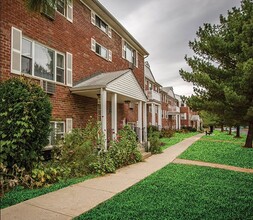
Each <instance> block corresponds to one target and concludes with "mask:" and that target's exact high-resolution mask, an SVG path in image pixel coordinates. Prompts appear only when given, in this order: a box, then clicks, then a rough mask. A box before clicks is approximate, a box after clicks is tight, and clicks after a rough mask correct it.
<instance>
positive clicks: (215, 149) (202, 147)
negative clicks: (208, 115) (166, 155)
mask: <svg viewBox="0 0 253 220" xmlns="http://www.w3.org/2000/svg"><path fill="white" fill-rule="evenodd" d="M243 141H245V137H244V138H242V139H241V140H239V142H238V139H237V138H233V137H232V136H230V135H227V134H225V133H221V132H219V133H218V132H217V131H215V133H214V136H209V135H208V136H203V137H202V138H201V139H200V140H199V141H197V142H195V143H194V144H193V145H191V146H190V147H189V148H188V149H187V150H186V151H185V152H184V153H183V154H181V155H180V158H182V159H189V160H198V161H205V162H211V163H219V164H227V165H231V166H237V167H244V168H251V169H253V160H252V158H253V149H245V148H242V147H241V146H242V144H243Z"/></svg>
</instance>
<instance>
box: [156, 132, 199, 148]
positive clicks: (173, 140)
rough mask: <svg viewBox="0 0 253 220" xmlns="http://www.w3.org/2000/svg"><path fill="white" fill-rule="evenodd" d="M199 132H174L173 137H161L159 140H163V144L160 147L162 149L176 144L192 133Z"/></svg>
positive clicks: (192, 134)
mask: <svg viewBox="0 0 253 220" xmlns="http://www.w3.org/2000/svg"><path fill="white" fill-rule="evenodd" d="M197 134H199V133H198V132H189V133H177V132H176V133H175V134H174V136H173V137H171V138H161V139H160V140H161V142H163V143H164V144H165V145H164V146H163V147H162V150H165V149H167V148H168V147H170V146H172V145H174V144H177V143H179V142H181V141H183V140H184V139H186V138H189V137H192V136H194V135H197Z"/></svg>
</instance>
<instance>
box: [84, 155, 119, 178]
mask: <svg viewBox="0 0 253 220" xmlns="http://www.w3.org/2000/svg"><path fill="white" fill-rule="evenodd" d="M89 168H90V170H91V172H92V173H97V174H100V175H105V174H106V173H114V172H115V171H116V167H115V164H114V161H113V159H112V158H111V155H110V154H109V153H108V152H105V151H101V152H100V154H99V155H98V156H97V159H96V161H95V162H93V163H91V164H90V165H89Z"/></svg>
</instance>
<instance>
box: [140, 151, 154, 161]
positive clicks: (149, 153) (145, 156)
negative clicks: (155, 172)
mask: <svg viewBox="0 0 253 220" xmlns="http://www.w3.org/2000/svg"><path fill="white" fill-rule="evenodd" d="M141 155H142V160H145V159H147V158H149V157H150V156H151V155H152V154H151V152H142V153H141Z"/></svg>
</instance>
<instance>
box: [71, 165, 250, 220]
mask: <svg viewBox="0 0 253 220" xmlns="http://www.w3.org/2000/svg"><path fill="white" fill-rule="evenodd" d="M252 180H253V175H252V174H247V173H239V172H234V171H228V170H221V169H214V168H208V167H198V166H188V165H179V164H170V165H168V166H166V167H165V168H163V169H161V170H159V171H158V172H156V173H154V174H152V175H151V176H149V177H147V178H146V179H144V180H143V181H141V182H139V183H137V184H136V185H134V186H133V187H131V188H129V189H128V190H126V191H124V192H122V193H120V194H118V195H116V196H115V197H113V198H112V199H110V200H108V201H107V202H104V203H102V204H101V205H98V206H97V207H96V208H94V209H92V210H90V211H89V212H87V213H85V214H83V215H81V216H79V217H77V218H75V219H76V220H84V219H97V220H99V219H103V220H104V219H145V220H146V219H152V220H153V219H252V218H253V214H252V213H253V207H252V205H251V204H252V202H253V191H252Z"/></svg>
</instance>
